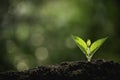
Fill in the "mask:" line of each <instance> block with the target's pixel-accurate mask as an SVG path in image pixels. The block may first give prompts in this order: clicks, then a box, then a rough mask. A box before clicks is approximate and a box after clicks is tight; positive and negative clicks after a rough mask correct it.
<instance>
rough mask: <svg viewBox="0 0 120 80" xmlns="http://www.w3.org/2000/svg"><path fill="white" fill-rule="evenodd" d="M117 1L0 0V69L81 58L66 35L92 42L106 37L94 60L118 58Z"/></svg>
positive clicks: (30, 66)
mask: <svg viewBox="0 0 120 80" xmlns="http://www.w3.org/2000/svg"><path fill="white" fill-rule="evenodd" d="M119 3H120V1H119V0H0V71H8V70H18V71H21V70H26V69H29V68H33V67H35V66H40V65H48V64H56V63H60V62H62V61H76V60H85V56H84V55H83V54H82V52H81V51H80V50H79V48H78V47H77V46H76V45H75V43H74V42H73V40H72V38H71V34H74V35H78V36H81V37H82V38H84V39H85V40H86V39H87V38H90V39H91V40H93V41H95V40H96V39H98V38H101V37H105V36H109V38H108V40H107V41H106V43H105V44H104V45H103V46H102V47H101V49H100V50H99V51H98V52H97V53H96V54H95V56H94V59H105V60H113V61H117V62H120V58H119V56H120V49H119V46H120V23H119V21H120V20H119V19H120V15H119V14H120V4H119ZM93 41H92V42H93Z"/></svg>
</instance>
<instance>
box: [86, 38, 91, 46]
mask: <svg viewBox="0 0 120 80" xmlns="http://www.w3.org/2000/svg"><path fill="white" fill-rule="evenodd" d="M90 45H91V40H90V39H88V40H87V46H88V47H89V46H90Z"/></svg>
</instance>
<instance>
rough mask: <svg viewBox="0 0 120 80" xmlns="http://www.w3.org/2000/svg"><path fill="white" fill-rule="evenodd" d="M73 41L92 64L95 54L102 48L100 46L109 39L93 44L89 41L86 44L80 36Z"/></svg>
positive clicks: (74, 37) (99, 40)
mask: <svg viewBox="0 0 120 80" xmlns="http://www.w3.org/2000/svg"><path fill="white" fill-rule="evenodd" d="M72 38H73V40H74V41H75V43H76V44H77V46H78V47H79V48H80V49H81V51H82V52H83V53H84V54H85V55H86V58H87V60H88V61H89V62H90V61H91V58H92V56H93V55H94V53H95V52H96V51H97V50H98V49H99V48H100V46H101V45H102V44H103V43H104V42H105V41H106V39H107V37H105V38H102V39H98V40H96V41H95V42H93V43H92V44H91V40H90V39H88V40H87V42H85V41H84V40H83V39H82V38H80V37H78V36H73V35H72Z"/></svg>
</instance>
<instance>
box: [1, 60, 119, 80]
mask: <svg viewBox="0 0 120 80" xmlns="http://www.w3.org/2000/svg"><path fill="white" fill-rule="evenodd" d="M0 80H120V64H119V63H114V62H112V61H103V60H97V61H92V62H85V61H76V62H63V63H61V64H58V65H51V66H40V67H38V68H34V69H31V70H26V71H22V72H2V73H0Z"/></svg>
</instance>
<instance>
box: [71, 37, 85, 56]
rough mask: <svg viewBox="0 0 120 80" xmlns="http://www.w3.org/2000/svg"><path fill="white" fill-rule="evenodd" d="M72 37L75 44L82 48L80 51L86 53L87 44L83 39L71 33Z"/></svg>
mask: <svg viewBox="0 0 120 80" xmlns="http://www.w3.org/2000/svg"><path fill="white" fill-rule="evenodd" d="M72 38H73V40H74V41H75V43H76V44H77V46H78V47H79V48H80V49H81V50H82V52H83V53H84V54H86V55H87V44H86V43H85V41H84V40H83V39H82V38H80V37H78V36H73V35H72Z"/></svg>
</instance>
